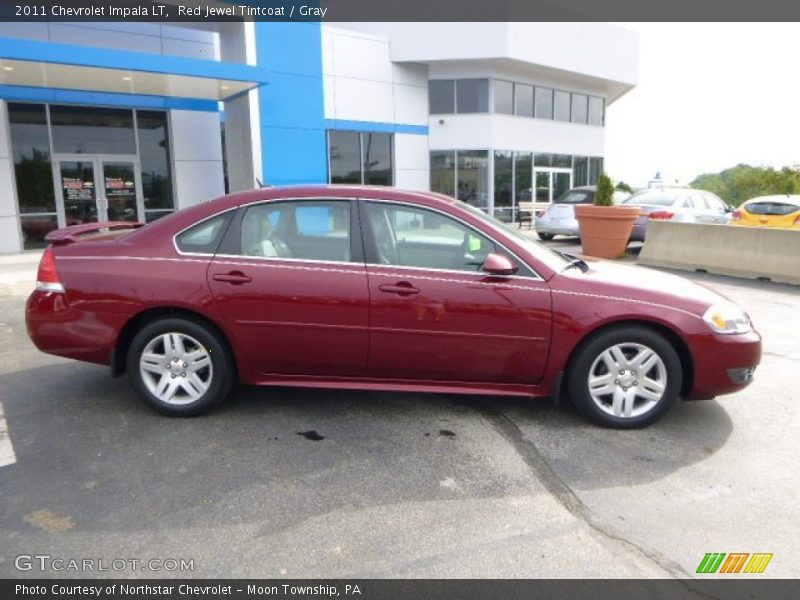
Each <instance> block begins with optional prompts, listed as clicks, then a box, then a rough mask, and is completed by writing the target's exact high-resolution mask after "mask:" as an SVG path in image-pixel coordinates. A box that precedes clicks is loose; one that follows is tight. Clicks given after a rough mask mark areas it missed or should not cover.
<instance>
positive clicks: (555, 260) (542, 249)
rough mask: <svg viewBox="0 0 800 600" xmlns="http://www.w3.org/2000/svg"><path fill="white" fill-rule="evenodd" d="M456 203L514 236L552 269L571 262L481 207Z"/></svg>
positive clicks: (556, 269)
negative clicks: (488, 213)
mask: <svg viewBox="0 0 800 600" xmlns="http://www.w3.org/2000/svg"><path fill="white" fill-rule="evenodd" d="M456 205H457V206H458V207H459V208H463V209H464V210H466V211H467V212H469V213H470V214H472V215H474V216H476V217H478V218H479V219H481V220H482V221H484V222H485V223H488V224H489V225H491V226H492V227H494V228H495V229H500V230H501V231H502V232H503V233H506V234H508V235H510V236H511V237H513V238H514V240H515V241H516V242H517V243H518V244H520V245H521V246H524V247H525V248H526V249H527V250H529V251H530V252H531V253H532V254H533V255H534V256H536V258H537V259H539V260H541V261H542V262H543V263H545V264H546V265H547V266H548V267H550V268H551V269H553V270H555V271H558V270H561V269H562V268H563V267H564V265H565V264H569V262H570V261H571V260H572V259H571V258H566V257H565V256H564V255H563V254H559V253H557V252H555V251H553V250H550V249H549V248H547V247H546V246H543V245H542V244H540V243H539V242H536V241H534V240H532V239H531V238H529V237H528V236H527V235H525V234H524V233H522V231H520V230H519V229H517V228H516V227H510V226H509V225H507V224H505V223H503V222H502V221H498V220H497V219H495V218H494V217H490V216H489V215H487V214H486V213H485V212H483V211H482V210H481V209H479V208H476V207H475V206H472V205H471V204H467V203H466V202H461V201H460V200H456Z"/></svg>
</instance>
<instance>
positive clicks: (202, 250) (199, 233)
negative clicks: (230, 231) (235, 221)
mask: <svg viewBox="0 0 800 600" xmlns="http://www.w3.org/2000/svg"><path fill="white" fill-rule="evenodd" d="M230 215H231V213H230V212H227V213H225V214H222V215H217V216H216V217H211V218H210V219H207V220H205V221H202V222H201V223H198V224H197V225H194V226H193V227H190V228H189V229H187V230H186V231H184V232H183V233H181V234H179V235H178V237H176V238H175V244H176V245H177V246H178V250H180V251H181V252H189V253H193V254H214V253H215V252H216V251H217V248H218V247H219V244H220V242H221V241H222V236H223V235H224V234H225V229H226V225H227V224H228V219H229V218H230Z"/></svg>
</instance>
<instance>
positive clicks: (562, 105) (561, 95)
mask: <svg viewBox="0 0 800 600" xmlns="http://www.w3.org/2000/svg"><path fill="white" fill-rule="evenodd" d="M569 114H570V97H569V92H562V91H559V90H556V91H555V92H554V93H553V118H554V119H555V120H556V121H569Z"/></svg>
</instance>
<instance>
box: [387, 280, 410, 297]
mask: <svg viewBox="0 0 800 600" xmlns="http://www.w3.org/2000/svg"><path fill="white" fill-rule="evenodd" d="M378 289H379V290H380V291H382V292H386V293H387V294H399V295H400V296H411V295H413V294H419V289H417V288H415V287H414V286H413V285H411V284H410V283H408V282H406V281H401V282H400V283H382V284H381V285H379V286H378Z"/></svg>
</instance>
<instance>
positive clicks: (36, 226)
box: [19, 214, 58, 250]
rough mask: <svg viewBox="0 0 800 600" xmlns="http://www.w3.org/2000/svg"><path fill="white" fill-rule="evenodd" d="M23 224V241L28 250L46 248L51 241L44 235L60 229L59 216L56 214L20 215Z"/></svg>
mask: <svg viewBox="0 0 800 600" xmlns="http://www.w3.org/2000/svg"><path fill="white" fill-rule="evenodd" d="M19 219H20V223H21V225H22V241H23V245H24V247H25V249H26V250H31V249H34V248H44V247H45V246H47V245H48V244H49V243H50V242H47V241H45V239H44V236H46V235H47V234H48V233H50V232H51V231H53V230H54V229H58V217H57V216H56V215H55V214H52V215H47V214H39V215H20V217H19Z"/></svg>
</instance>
